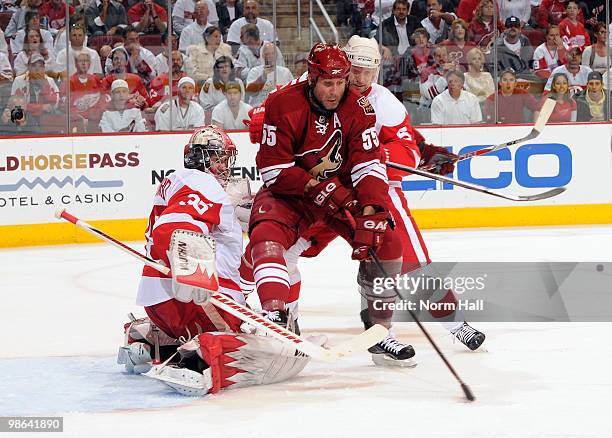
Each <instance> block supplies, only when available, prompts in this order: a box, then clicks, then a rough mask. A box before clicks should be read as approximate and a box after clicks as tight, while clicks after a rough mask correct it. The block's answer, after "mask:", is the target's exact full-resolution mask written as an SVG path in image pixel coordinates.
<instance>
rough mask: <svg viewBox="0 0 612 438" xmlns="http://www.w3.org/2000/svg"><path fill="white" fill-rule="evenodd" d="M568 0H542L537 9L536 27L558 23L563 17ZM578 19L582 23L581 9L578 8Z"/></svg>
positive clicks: (543, 27) (544, 27)
mask: <svg viewBox="0 0 612 438" xmlns="http://www.w3.org/2000/svg"><path fill="white" fill-rule="evenodd" d="M567 1H568V0H542V2H541V3H540V8H539V9H538V27H540V28H542V29H546V28H547V27H548V25H549V24H559V23H561V20H563V18H564V17H565V13H566V12H565V9H566V7H567ZM578 21H580V22H581V23H583V24H584V14H583V12H582V9H579V10H578Z"/></svg>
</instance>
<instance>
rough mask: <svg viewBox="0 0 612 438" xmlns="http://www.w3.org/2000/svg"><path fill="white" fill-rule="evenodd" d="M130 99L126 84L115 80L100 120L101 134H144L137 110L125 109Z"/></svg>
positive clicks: (140, 117) (143, 125)
mask: <svg viewBox="0 0 612 438" xmlns="http://www.w3.org/2000/svg"><path fill="white" fill-rule="evenodd" d="M129 97H130V89H129V87H128V83H127V82H126V81H124V80H123V79H115V80H114V81H113V83H112V85H111V103H110V107H109V109H107V110H106V111H104V113H103V114H102V119H101V120H100V130H101V131H102V132H146V130H147V128H146V125H145V121H144V119H143V118H142V114H141V113H140V110H139V109H138V108H127V101H128V99H129Z"/></svg>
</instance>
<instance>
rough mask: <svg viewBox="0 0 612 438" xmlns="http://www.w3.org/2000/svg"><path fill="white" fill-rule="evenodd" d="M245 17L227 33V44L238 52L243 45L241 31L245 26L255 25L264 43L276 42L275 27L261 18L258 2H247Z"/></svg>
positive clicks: (252, 0)
mask: <svg viewBox="0 0 612 438" xmlns="http://www.w3.org/2000/svg"><path fill="white" fill-rule="evenodd" d="M243 13H244V16H243V17H240V18H239V19H237V20H236V21H234V22H233V23H232V25H231V26H230V28H229V30H228V32H227V43H228V44H229V45H230V46H232V47H233V48H235V49H236V50H238V47H239V46H240V44H241V36H242V33H241V29H242V26H244V25H245V24H254V25H255V26H257V29H259V36H260V38H261V39H262V40H263V41H274V26H273V25H272V23H270V21H268V20H266V19H265V18H261V17H260V16H259V4H258V3H257V1H256V0H246V1H245V2H244V7H243Z"/></svg>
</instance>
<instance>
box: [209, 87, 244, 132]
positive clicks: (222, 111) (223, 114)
mask: <svg viewBox="0 0 612 438" xmlns="http://www.w3.org/2000/svg"><path fill="white" fill-rule="evenodd" d="M251 108H252V106H251V105H248V104H246V103H244V102H243V101H242V91H241V89H240V84H239V83H238V82H237V81H233V82H228V83H227V84H226V86H225V100H223V101H222V102H221V103H219V104H218V105H217V106H215V108H214V109H213V112H212V123H213V125H217V126H220V127H221V128H223V129H247V126H246V125H245V124H244V121H245V120H248V119H249V111H250V110H251Z"/></svg>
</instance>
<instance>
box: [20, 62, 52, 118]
mask: <svg viewBox="0 0 612 438" xmlns="http://www.w3.org/2000/svg"><path fill="white" fill-rule="evenodd" d="M11 94H12V95H19V96H23V98H24V99H25V101H26V102H27V105H26V108H25V111H26V112H27V114H28V117H29V118H30V121H32V122H35V123H40V120H41V117H42V116H43V115H46V114H50V113H52V112H53V111H55V108H56V107H57V104H58V102H59V90H58V88H57V85H55V82H54V81H53V79H51V78H50V77H49V76H47V75H46V74H45V58H44V57H43V56H42V55H41V54H40V53H34V54H32V56H30V59H29V62H28V70H27V71H26V72H25V73H24V74H22V75H19V76H17V77H16V78H15V80H14V81H13V86H12V88H11Z"/></svg>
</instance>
